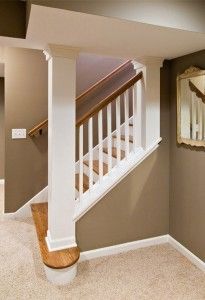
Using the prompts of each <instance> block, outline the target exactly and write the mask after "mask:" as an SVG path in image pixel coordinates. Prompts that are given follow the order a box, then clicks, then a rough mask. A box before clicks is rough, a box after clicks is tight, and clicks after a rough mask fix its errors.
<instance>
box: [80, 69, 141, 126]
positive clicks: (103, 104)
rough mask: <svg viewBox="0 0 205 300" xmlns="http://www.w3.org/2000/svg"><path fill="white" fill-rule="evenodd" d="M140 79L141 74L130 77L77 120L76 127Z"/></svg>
mask: <svg viewBox="0 0 205 300" xmlns="http://www.w3.org/2000/svg"><path fill="white" fill-rule="evenodd" d="M140 79H142V72H140V73H139V74H137V75H135V76H134V77H132V78H131V79H130V80H128V81H127V82H126V83H125V84H123V85H122V86H121V87H120V88H119V89H117V90H115V91H114V92H113V93H112V94H111V95H109V96H107V97H106V98H105V99H103V100H102V101H100V102H99V103H98V104H97V105H95V106H94V107H93V108H92V109H91V110H90V111H89V112H87V113H86V114H84V115H83V116H82V117H81V118H79V119H78V120H77V122H76V127H79V126H80V125H82V124H83V123H84V122H86V121H87V120H88V119H90V118H91V117H93V116H94V115H95V114H96V113H98V112H99V111H100V110H101V109H103V108H104V107H105V106H107V105H108V104H109V103H111V102H112V101H113V100H115V99H116V98H117V97H118V96H120V95H121V94H123V93H124V92H125V91H126V90H127V89H129V88H130V87H131V86H133V85H134V84H135V83H136V82H137V81H138V80H140Z"/></svg>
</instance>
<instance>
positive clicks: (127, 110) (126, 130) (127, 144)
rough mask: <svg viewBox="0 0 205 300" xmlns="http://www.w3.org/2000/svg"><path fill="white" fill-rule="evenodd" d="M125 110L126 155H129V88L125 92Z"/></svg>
mask: <svg viewBox="0 0 205 300" xmlns="http://www.w3.org/2000/svg"><path fill="white" fill-rule="evenodd" d="M124 111H125V156H126V158H127V157H128V155H129V146H130V142H129V135H130V133H129V98H128V90H127V91H126V92H125V93H124Z"/></svg>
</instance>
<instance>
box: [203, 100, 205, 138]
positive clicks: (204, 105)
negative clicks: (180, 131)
mask: <svg viewBox="0 0 205 300" xmlns="http://www.w3.org/2000/svg"><path fill="white" fill-rule="evenodd" d="M202 108H203V139H204V140H205V104H204V103H202Z"/></svg>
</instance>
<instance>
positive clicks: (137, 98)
mask: <svg viewBox="0 0 205 300" xmlns="http://www.w3.org/2000/svg"><path fill="white" fill-rule="evenodd" d="M132 95H133V97H132V99H133V148H134V151H136V150H137V148H138V147H141V146H142V83H141V80H139V81H138V82H137V83H135V85H134V86H133V87H132Z"/></svg>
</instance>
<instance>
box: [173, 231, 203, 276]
mask: <svg viewBox="0 0 205 300" xmlns="http://www.w3.org/2000/svg"><path fill="white" fill-rule="evenodd" d="M168 242H169V243H170V245H172V247H174V248H175V249H176V250H178V251H179V252H180V253H181V254H182V255H184V256H185V257H186V258H187V259H188V260H190V261H191V262H192V263H193V264H194V265H195V266H197V267H198V268H199V269H200V270H202V271H203V272H205V262H203V261H202V260H201V259H200V258H198V257H197V256H196V255H195V254H193V253H192V252H191V251H189V250H188V249H187V248H186V247H184V246H183V245H182V244H180V243H179V242H178V241H176V240H175V239H174V238H173V237H171V236H170V235H169V240H168Z"/></svg>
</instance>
